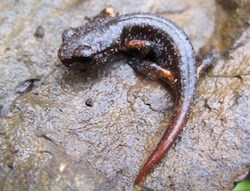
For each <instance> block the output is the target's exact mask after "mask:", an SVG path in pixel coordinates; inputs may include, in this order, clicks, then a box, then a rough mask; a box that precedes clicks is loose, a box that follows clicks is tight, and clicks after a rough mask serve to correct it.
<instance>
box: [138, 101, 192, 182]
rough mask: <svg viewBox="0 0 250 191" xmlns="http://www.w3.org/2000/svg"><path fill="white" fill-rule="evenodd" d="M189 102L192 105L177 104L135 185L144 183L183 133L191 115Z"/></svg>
mask: <svg viewBox="0 0 250 191" xmlns="http://www.w3.org/2000/svg"><path fill="white" fill-rule="evenodd" d="M189 102H190V103H183V102H181V101H180V100H177V104H176V105H175V108H174V112H173V116H172V118H171V120H170V122H169V124H168V127H167V129H166V130H165V133H164V135H163V137H162V139H161V141H160V142H159V144H158V145H157V147H156V149H155V150H154V152H153V153H152V154H151V155H150V157H149V158H148V160H147V162H146V163H145V164H144V166H143V167H142V169H141V171H140V172H139V174H138V175H137V177H136V179H135V185H140V183H142V182H143V180H144V179H145V177H146V176H147V174H148V173H149V172H150V171H151V170H152V169H153V168H154V167H155V165H156V164H157V163H159V162H160V161H161V159H162V158H163V157H164V156H165V155H166V154H167V152H168V151H169V150H170V148H171V147H172V145H173V143H174V142H175V140H176V139H177V137H178V136H179V134H180V133H181V132H182V130H183V128H184V126H185V124H186V122H187V119H188V115H189V110H190V105H191V101H189Z"/></svg>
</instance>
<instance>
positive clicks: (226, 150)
mask: <svg viewBox="0 0 250 191" xmlns="http://www.w3.org/2000/svg"><path fill="white" fill-rule="evenodd" d="M109 5H112V6H113V7H114V8H116V9H117V10H118V11H119V12H121V13H129V12H139V11H143V12H151V13H157V14H161V15H163V16H166V17H168V18H169V19H171V20H173V21H174V22H176V23H177V24H178V25H179V26H180V27H181V28H183V29H184V31H185V32H186V33H187V34H188V36H189V37H190V39H191V41H192V43H193V45H194V48H195V50H196V51H197V52H198V49H199V48H201V47H203V46H205V47H206V49H211V47H213V48H215V49H216V50H218V51H221V52H222V56H221V57H220V59H219V60H218V62H217V63H216V64H215V65H214V66H213V67H212V69H211V70H209V71H208V72H207V73H206V74H205V75H203V76H202V77H201V78H200V82H199V84H198V91H197V97H196V101H195V104H194V107H193V113H192V115H191V117H190V120H189V122H188V124H187V126H186V129H185V131H184V132H183V133H182V136H181V137H180V139H179V140H178V141H177V142H176V144H175V145H174V146H173V148H172V149H171V150H170V152H169V153H168V155H167V156H166V157H165V158H164V160H163V161H162V162H161V163H160V164H159V165H158V166H157V167H156V168H155V170H154V171H153V172H152V173H151V174H150V175H149V176H148V178H147V180H146V182H145V183H144V185H143V190H176V191H182V190H183V191H184V190H185V191H186V190H211V191H214V190H230V189H231V188H232V186H233V183H234V181H235V180H237V177H239V176H241V175H244V174H246V173H247V172H248V171H249V168H250V149H249V148H250V116H249V115H250V102H249V100H250V76H249V74H250V28H249V27H248V25H249V22H250V20H249V19H250V15H249V13H250V12H249V10H248V9H249V7H250V1H233V0H231V1H227V3H225V1H221V0H220V1H218V2H214V1H203V0H192V1H181V0H175V1H170V0H169V1H166V0H161V1H146V0H145V1H130V0H127V1H117V0H107V1H105V2H102V3H100V1H97V0H92V1H80V0H74V1H63V0H55V1H49V0H44V1H40V2H39V1H31V0H26V1H17V0H16V1H14V0H13V1H1V2H0V21H1V22H0V23H1V24H0V25H1V27H0V190H1V189H2V190H4V191H9V190H91V191H92V190H133V189H134V188H133V181H134V178H135V176H136V175H137V173H138V171H139V169H140V167H141V166H142V164H143V163H144V162H145V161H146V159H147V157H148V155H149V154H150V153H151V152H152V150H153V149H154V148H155V146H156V145H157V143H158V141H159V140H160V138H161V136H162V134H163V132H164V130H165V129H164V127H165V126H166V124H167V121H168V119H169V116H170V115H171V109H172V105H173V101H174V97H173V95H172V92H171V90H169V89H168V87H167V86H166V85H165V84H164V83H161V82H155V81H151V80H149V79H147V78H145V77H143V76H141V75H139V74H136V73H135V72H134V71H133V69H132V68H131V67H130V66H129V65H127V63H126V62H127V60H126V58H125V57H121V58H119V59H117V60H116V61H113V62H112V63H111V62H110V63H107V65H105V66H101V67H100V68H98V69H97V70H88V71H72V70H69V69H68V68H66V67H64V66H63V65H62V64H61V63H60V62H59V60H58V58H57V50H58V48H59V46H60V43H61V33H62V31H63V30H64V29H66V28H67V27H69V26H71V27H76V26H80V25H82V24H84V23H85V22H86V19H85V17H91V16H94V15H96V14H97V13H98V12H99V11H100V10H102V9H103V8H104V7H106V6H109Z"/></svg>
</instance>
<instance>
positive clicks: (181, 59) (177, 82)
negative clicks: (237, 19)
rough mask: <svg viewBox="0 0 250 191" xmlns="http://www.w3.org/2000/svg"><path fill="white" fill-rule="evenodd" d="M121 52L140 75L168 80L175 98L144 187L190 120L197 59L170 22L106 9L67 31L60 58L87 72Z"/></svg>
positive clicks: (146, 167)
mask: <svg viewBox="0 0 250 191" xmlns="http://www.w3.org/2000/svg"><path fill="white" fill-rule="evenodd" d="M117 52H122V53H124V54H126V55H127V56H128V58H129V63H130V64H131V66H132V67H133V68H134V69H136V70H137V71H139V72H141V73H143V74H145V75H148V76H149V77H152V78H159V79H162V80H164V81H166V82H167V83H168V84H170V86H171V87H172V88H173V89H174V91H175V94H176V99H175V105H174V109H173V115H172V118H171V119H170V122H169V125H168V126H167V128H166V131H165V133H164V135H163V137H162V139H161V141H160V143H159V144H158V145H157V147H156V149H155V150H154V152H153V153H152V154H151V156H150V157H149V158H148V160H147V161H146V163H145V164H144V166H143V168H142V169H141V171H140V173H139V174H138V176H137V178H136V179H135V184H140V183H141V182H142V181H143V180H144V178H145V177H146V175H147V174H148V173H149V172H150V171H151V170H152V169H153V167H154V166H155V165H156V164H157V163H158V162H160V160H161V159H162V158H163V157H164V156H165V155H166V153H167V152H168V151H169V149H170V148H171V146H172V145H173V143H174V142H175V140H176V139H177V137H178V135H179V134H180V133H181V132H182V130H183V128H184V126H185V124H186V122H187V120H188V116H189V113H190V109H191V106H192V104H193V101H194V96H195V91H196V83H197V65H196V59H195V54H194V51H193V48H192V45H191V43H190V41H189V40H188V37H187V36H186V35H185V34H184V32H183V31H182V30H181V29H180V28H178V27H177V26H176V25H175V24H174V23H172V22H171V21H169V20H167V19H166V18H163V17H160V16H156V15H152V14H143V13H138V14H128V15H122V16H118V15H117V14H116V13H114V12H112V11H111V13H110V11H107V9H105V10H104V11H102V12H101V13H100V14H99V15H98V16H96V17H94V18H93V19H92V20H90V21H89V22H88V23H87V24H86V25H84V26H83V27H79V28H74V29H73V28H69V29H68V30H66V31H64V33H63V43H62V45H61V47H60V49H59V51H58V56H59V59H60V60H61V62H62V63H63V64H64V65H66V66H69V67H82V68H87V67H92V66H96V65H100V64H104V63H106V62H107V60H108V59H109V58H110V57H112V56H113V55H114V54H115V53H117Z"/></svg>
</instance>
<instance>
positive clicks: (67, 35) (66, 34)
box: [62, 28, 76, 42]
mask: <svg viewBox="0 0 250 191" xmlns="http://www.w3.org/2000/svg"><path fill="white" fill-rule="evenodd" d="M74 34H76V29H74V28H69V29H67V30H65V31H64V32H63V34H62V40H63V42H64V41H66V40H68V39H70V37H72V36H73V35H74Z"/></svg>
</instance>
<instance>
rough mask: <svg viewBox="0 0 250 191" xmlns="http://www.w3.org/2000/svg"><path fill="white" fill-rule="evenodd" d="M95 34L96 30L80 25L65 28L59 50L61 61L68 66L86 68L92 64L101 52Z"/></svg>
mask: <svg viewBox="0 0 250 191" xmlns="http://www.w3.org/2000/svg"><path fill="white" fill-rule="evenodd" d="M93 34H95V31H94V30H90V31H83V29H82V28H80V27H79V28H69V29H67V30H65V31H64V32H63V34H62V41H63V42H62V45H61V47H60V49H59V50H58V57H59V59H60V61H61V62H62V63H63V64H64V65H65V66H68V67H81V68H86V67H89V66H90V65H92V63H93V62H94V61H95V60H96V57H97V56H98V52H100V45H99V44H98V43H96V40H95V39H94V36H93Z"/></svg>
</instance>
